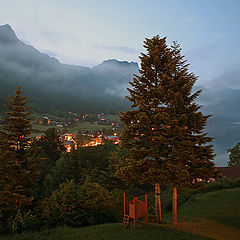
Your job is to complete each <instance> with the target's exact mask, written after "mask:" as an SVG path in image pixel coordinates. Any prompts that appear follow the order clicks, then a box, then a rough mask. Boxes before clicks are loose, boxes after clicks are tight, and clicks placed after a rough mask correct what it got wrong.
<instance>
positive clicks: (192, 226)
mask: <svg viewBox="0 0 240 240" xmlns="http://www.w3.org/2000/svg"><path fill="white" fill-rule="evenodd" d="M178 215H179V220H180V224H179V225H178V226H177V227H176V229H178V230H181V231H186V232H191V233H193V234H199V235H202V236H208V237H211V238H213V239H220V240H221V239H222V240H225V239H231V240H235V239H236V240H239V239H240V188H233V189H225V190H219V191H215V192H209V193H207V194H204V195H201V196H198V197H196V198H194V199H192V200H191V201H188V202H186V203H185V204H184V205H183V206H182V207H181V208H180V209H179V211H178ZM166 218H167V219H169V218H170V215H169V214H168V215H167V216H166Z"/></svg>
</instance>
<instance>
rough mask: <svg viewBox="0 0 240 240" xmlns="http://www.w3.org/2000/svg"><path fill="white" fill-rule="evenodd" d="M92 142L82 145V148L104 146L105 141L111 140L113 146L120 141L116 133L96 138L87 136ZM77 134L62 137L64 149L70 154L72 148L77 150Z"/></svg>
mask: <svg viewBox="0 0 240 240" xmlns="http://www.w3.org/2000/svg"><path fill="white" fill-rule="evenodd" d="M87 137H88V138H89V139H90V141H88V142H87V143H86V144H83V145H81V147H90V146H98V145H103V144H104V139H107V140H111V141H112V142H113V144H119V143H120V140H119V137H118V136H117V134H116V133H114V135H111V136H104V135H103V134H99V135H97V137H94V135H91V134H89V135H88V136H87ZM76 138H77V134H76V133H65V134H62V135H60V141H61V142H62V143H63V144H64V147H65V148H66V149H67V152H70V151H71V150H72V148H75V149H77V141H76Z"/></svg>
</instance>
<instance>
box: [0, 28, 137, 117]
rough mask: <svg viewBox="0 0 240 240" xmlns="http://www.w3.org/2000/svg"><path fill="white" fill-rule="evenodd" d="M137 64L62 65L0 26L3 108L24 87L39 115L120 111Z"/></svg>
mask: <svg viewBox="0 0 240 240" xmlns="http://www.w3.org/2000/svg"><path fill="white" fill-rule="evenodd" d="M138 70H139V69H138V65H137V63H134V62H130V63H129V62H126V61H117V60H115V59H110V60H106V61H104V62H103V63H101V64H99V65H97V66H95V67H93V68H89V67H83V66H75V65H67V64H62V63H60V62H59V61H58V60H57V59H56V58H53V57H49V56H48V55H47V54H43V53H41V52H39V51H38V50H36V49H35V48H34V47H32V46H30V45H27V44H25V43H23V42H22V41H20V40H19V39H18V38H17V36H16V34H15V32H14V31H13V30H12V28H11V27H10V26H9V25H8V24H7V25H3V26H0V84H1V88H0V105H1V106H2V104H3V103H4V102H5V99H6V98H7V97H8V96H9V95H13V94H14V90H15V89H16V87H17V86H22V87H23V90H24V93H25V95H27V96H29V98H30V100H31V104H32V105H33V106H34V110H35V111H38V112H54V113H62V112H68V111H73V112H82V113H86V112H88V113H91V112H92V113H94V112H100V111H104V112H107V111H119V110H123V109H126V108H127V107H128V106H129V103H128V101H127V100H126V99H125V98H124V95H126V94H127V92H126V87H127V86H128V82H129V81H130V80H131V79H132V78H133V74H136V73H138Z"/></svg>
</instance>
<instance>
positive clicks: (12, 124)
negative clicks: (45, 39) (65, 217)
mask: <svg viewBox="0 0 240 240" xmlns="http://www.w3.org/2000/svg"><path fill="white" fill-rule="evenodd" d="M7 101H8V104H7V105H6V108H7V112H6V117H5V124H4V126H3V130H2V132H1V134H0V135H1V136H0V171H1V175H0V191H1V193H0V207H1V209H2V210H3V209H4V211H5V212H6V211H7V210H9V211H11V212H14V211H16V210H19V209H23V208H24V207H26V206H29V205H31V203H32V200H33V199H34V192H35V190H36V189H35V187H36V183H37V182H36V181H37V180H36V179H37V176H38V174H39V172H38V170H37V166H38V163H39V161H40V158H34V157H33V155H34V153H35V152H36V149H33V148H31V147H30V144H31V142H30V138H29V135H30V134H31V119H30V114H31V111H30V107H28V106H27V103H28V102H29V101H28V100H27V97H26V96H23V91H22V90H21V88H20V87H18V88H17V90H16V95H15V96H10V97H9V99H8V100H7Z"/></svg>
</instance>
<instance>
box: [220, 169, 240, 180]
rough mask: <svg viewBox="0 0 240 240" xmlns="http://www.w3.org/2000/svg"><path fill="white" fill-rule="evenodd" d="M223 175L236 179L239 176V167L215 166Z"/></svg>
mask: <svg viewBox="0 0 240 240" xmlns="http://www.w3.org/2000/svg"><path fill="white" fill-rule="evenodd" d="M216 169H217V170H218V171H219V172H220V173H222V175H223V176H224V177H227V178H231V179H236V178H240V167H216Z"/></svg>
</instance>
